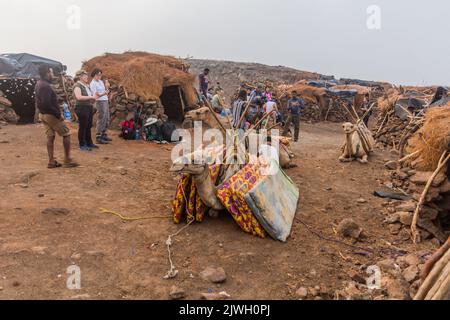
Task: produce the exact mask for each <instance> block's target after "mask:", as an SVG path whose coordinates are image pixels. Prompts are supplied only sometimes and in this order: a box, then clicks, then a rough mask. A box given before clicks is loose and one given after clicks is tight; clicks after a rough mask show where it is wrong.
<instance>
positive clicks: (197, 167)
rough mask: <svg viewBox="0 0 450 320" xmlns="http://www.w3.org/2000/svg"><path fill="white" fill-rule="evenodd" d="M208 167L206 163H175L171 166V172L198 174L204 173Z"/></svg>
mask: <svg viewBox="0 0 450 320" xmlns="http://www.w3.org/2000/svg"><path fill="white" fill-rule="evenodd" d="M206 168H207V166H206V165H205V164H191V163H174V164H172V167H171V168H170V172H175V173H189V174H192V175H194V176H196V175H201V174H203V173H204V172H205V170H206Z"/></svg>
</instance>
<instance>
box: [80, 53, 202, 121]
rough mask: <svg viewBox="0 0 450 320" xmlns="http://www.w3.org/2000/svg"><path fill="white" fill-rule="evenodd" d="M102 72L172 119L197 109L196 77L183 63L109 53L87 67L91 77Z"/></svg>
mask: <svg viewBox="0 0 450 320" xmlns="http://www.w3.org/2000/svg"><path fill="white" fill-rule="evenodd" d="M94 68H98V69H100V70H102V71H103V76H104V78H105V79H108V80H109V81H110V82H112V83H114V84H116V85H117V86H119V87H121V88H123V89H124V91H125V92H126V95H128V94H130V95H131V94H133V95H136V96H138V97H139V98H140V99H141V100H142V99H143V100H145V101H157V102H158V103H161V104H162V105H163V106H164V107H165V108H166V114H167V115H168V116H169V118H173V119H176V118H179V119H181V118H182V117H183V113H184V107H186V106H192V105H195V104H196V102H197V96H196V92H195V89H194V86H193V83H194V80H195V79H194V76H193V75H191V74H189V73H188V72H187V67H186V65H185V64H184V63H183V61H182V60H180V59H177V58H175V57H171V56H164V55H158V54H152V53H147V52H125V53H122V54H115V53H106V54H104V55H102V56H98V57H95V58H92V59H90V60H89V61H86V62H84V63H83V69H85V70H86V71H88V72H89V73H90V72H91V71H92V70H93V69H94Z"/></svg>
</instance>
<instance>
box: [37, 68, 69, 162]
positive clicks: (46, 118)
mask: <svg viewBox="0 0 450 320" xmlns="http://www.w3.org/2000/svg"><path fill="white" fill-rule="evenodd" d="M39 75H40V77H41V79H40V80H39V81H38V82H37V84H36V87H35V89H34V91H35V99H36V108H37V109H38V111H39V119H40V120H41V121H42V123H43V124H44V126H45V133H46V135H47V152H48V166H47V167H48V168H49V169H53V168H58V167H61V166H62V165H61V164H59V163H58V161H56V159H55V157H54V145H55V136H56V134H55V133H58V135H60V136H61V137H63V145H64V166H65V167H76V166H77V165H78V164H77V163H76V162H74V161H73V160H72V159H71V157H70V130H69V128H68V127H67V125H66V124H65V123H64V119H63V117H62V114H61V109H60V107H59V105H58V99H57V96H56V93H55V92H54V91H53V89H52V87H51V86H50V84H51V81H52V78H53V72H52V70H51V69H50V68H49V66H47V65H41V66H39Z"/></svg>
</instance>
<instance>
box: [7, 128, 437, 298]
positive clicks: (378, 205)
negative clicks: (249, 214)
mask: <svg viewBox="0 0 450 320" xmlns="http://www.w3.org/2000/svg"><path fill="white" fill-rule="evenodd" d="M73 130H76V127H75V126H73ZM342 139H343V136H342V134H341V129H340V126H339V125H338V124H329V123H321V124H316V125H307V124H305V125H303V126H302V132H301V140H300V142H299V143H298V144H296V145H294V150H295V152H296V154H297V158H296V160H295V163H296V164H297V165H298V167H297V168H294V169H290V170H288V171H287V173H288V174H289V176H291V177H292V179H293V180H294V182H295V183H296V184H298V186H299V188H300V203H299V206H298V210H297V215H296V220H295V222H294V225H293V228H292V236H291V237H290V238H289V240H288V242H287V243H285V244H283V243H280V242H276V241H274V240H271V239H259V238H255V237H252V236H250V235H247V234H245V233H244V232H242V231H241V230H240V229H239V228H238V227H237V225H236V224H235V223H234V221H233V220H232V218H231V217H230V216H228V215H226V214H223V215H222V216H221V217H220V218H219V219H217V220H213V219H207V220H206V221H205V222H204V223H201V224H194V225H191V226H189V227H188V228H187V229H186V230H184V231H183V232H181V233H180V234H179V235H178V236H177V237H175V238H174V239H173V247H172V249H173V256H172V258H173V261H174V263H175V266H176V268H177V269H178V270H179V274H178V275H177V276H176V277H175V278H174V279H172V280H165V279H163V277H164V275H165V274H166V273H167V271H168V269H169V262H168V257H167V249H166V246H165V242H166V239H167V237H168V235H169V234H172V233H175V232H177V231H178V230H179V229H180V228H181V227H182V226H183V225H174V224H173V222H172V221H171V219H170V215H171V200H172V197H173V195H174V192H175V186H176V183H177V180H176V177H174V176H173V175H172V174H170V173H169V172H168V168H169V167H170V151H171V148H172V146H170V145H163V146H161V145H156V144H152V143H146V142H143V141H139V142H135V141H132V142H125V141H122V140H119V139H118V138H117V137H115V139H114V140H115V141H114V142H113V144H111V145H108V146H104V147H102V148H101V150H99V151H94V152H91V153H80V152H79V151H78V150H77V149H76V148H75V146H74V147H73V148H74V150H73V153H74V157H75V159H76V160H77V161H78V162H80V163H81V164H82V166H81V167H79V168H76V169H62V168H61V169H54V170H48V169H46V150H45V137H44V134H43V127H42V125H26V126H15V125H8V126H2V127H1V129H0V167H1V170H0V194H1V196H0V234H1V237H0V299H169V298H174V299H178V298H187V299H200V298H205V299H225V298H228V297H229V296H231V298H233V299H334V298H339V299H409V298H410V297H411V295H412V294H413V293H414V290H415V288H416V287H417V285H418V282H417V279H418V272H419V271H420V269H421V268H422V267H423V263H424V260H425V259H426V257H427V256H428V255H429V254H430V253H431V252H433V251H434V250H436V249H437V247H438V244H437V243H435V242H433V241H426V242H424V243H421V244H419V245H413V244H412V241H411V239H410V238H409V235H408V234H407V232H403V231H402V232H398V233H397V232H392V230H390V228H389V227H388V223H386V222H385V219H386V216H387V214H388V212H387V208H388V207H390V206H392V204H391V203H389V202H387V201H385V200H383V199H379V198H376V197H374V196H373V195H372V193H373V191H374V190H378V189H383V184H384V183H385V181H386V179H388V178H389V174H388V173H386V170H385V168H384V163H386V162H387V161H389V160H390V159H392V158H393V155H391V154H389V153H388V152H385V151H377V152H376V153H375V154H374V156H373V157H372V158H371V161H370V163H369V164H368V165H365V166H364V165H361V164H359V163H351V164H349V163H346V164H342V163H339V162H338V160H337V159H338V156H339V147H340V145H341V143H342ZM61 153H62V146H61V140H60V139H59V138H58V139H57V155H59V159H61ZM100 208H104V209H107V210H111V211H114V212H117V213H120V214H122V215H125V216H129V217H147V218H149V219H146V220H137V221H129V222H124V221H122V220H121V219H120V218H119V217H118V216H116V215H113V214H110V213H103V212H102V211H100ZM405 230H406V229H405ZM72 265H76V266H78V267H79V268H80V270H81V289H80V290H70V289H68V287H67V280H68V277H69V276H70V274H68V273H67V270H68V269H67V268H68V267H70V266H72ZM374 266H378V268H377V267H374ZM373 270H375V271H373ZM377 270H379V271H380V272H379V274H378V275H379V277H376V278H375V279H374V283H377V282H378V285H379V288H378V289H374V290H369V288H368V286H367V285H368V283H367V279H368V278H369V279H372V278H371V275H373V274H377ZM369 285H370V283H369Z"/></svg>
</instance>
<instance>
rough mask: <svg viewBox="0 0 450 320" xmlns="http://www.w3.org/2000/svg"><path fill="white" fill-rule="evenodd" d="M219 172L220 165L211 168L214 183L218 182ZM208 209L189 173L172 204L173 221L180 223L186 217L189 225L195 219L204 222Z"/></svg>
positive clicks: (180, 182)
mask: <svg viewBox="0 0 450 320" xmlns="http://www.w3.org/2000/svg"><path fill="white" fill-rule="evenodd" d="M219 172H220V166H219V165H213V166H210V167H209V173H210V176H211V179H212V180H213V181H214V182H215V181H216V180H217V176H218V175H219ZM208 209H209V208H207V207H206V206H205V205H204V204H203V202H202V200H200V197H199V195H198V194H197V188H196V186H195V182H194V179H193V177H192V176H191V175H190V174H187V173H186V174H183V176H182V177H181V179H180V181H179V182H178V186H177V191H176V193H175V199H174V200H173V202H172V214H173V221H174V222H175V223H180V222H181V219H182V218H183V216H186V221H187V222H188V223H189V222H191V221H192V220H194V219H195V221H197V222H202V221H203V220H204V218H205V214H206V212H207V211H208Z"/></svg>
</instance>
